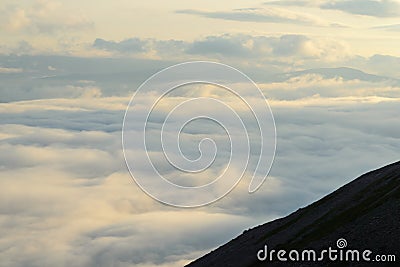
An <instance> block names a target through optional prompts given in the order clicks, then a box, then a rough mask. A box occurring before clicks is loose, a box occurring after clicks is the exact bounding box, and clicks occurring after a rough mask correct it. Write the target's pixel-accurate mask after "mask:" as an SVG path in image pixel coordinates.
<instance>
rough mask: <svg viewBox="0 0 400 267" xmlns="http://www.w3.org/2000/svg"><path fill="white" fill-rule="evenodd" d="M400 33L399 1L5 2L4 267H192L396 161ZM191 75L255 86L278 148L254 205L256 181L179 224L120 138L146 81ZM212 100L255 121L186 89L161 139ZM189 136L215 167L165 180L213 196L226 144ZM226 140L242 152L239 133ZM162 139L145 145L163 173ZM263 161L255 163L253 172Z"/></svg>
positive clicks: (156, 123) (173, 173)
mask: <svg viewBox="0 0 400 267" xmlns="http://www.w3.org/2000/svg"><path fill="white" fill-rule="evenodd" d="M399 18H400V2H399V1H395V0H381V1H378V0H342V1H335V0H332V1H326V0H315V1H313V0H310V1H290V0H283V1H264V2H263V1H244V0H241V1H233V2H232V1H208V0H206V1H204V0H202V1H159V0H158V1H156V0H150V1H128V0H117V1H105V0H101V1H92V0H88V1H76V0H72V1H46V0H33V1H18V2H16V1H9V0H3V1H2V2H1V3H0V29H1V30H0V266H10V267H17V266H117V267H125V266H141V267H145V266H146V267H148V266H183V265H184V264H186V263H188V262H190V261H192V260H193V259H195V258H197V257H199V256H201V255H204V254H205V253H207V252H209V251H211V250H212V249H214V248H216V247H218V246H219V245H221V244H223V243H225V242H227V241H229V240H231V239H232V238H234V237H235V236H237V235H239V234H240V233H242V232H243V230H245V229H249V228H251V227H254V226H256V225H259V224H262V223H265V222H267V221H270V220H273V219H276V218H279V217H282V216H285V215H287V214H289V213H291V212H293V211H295V210H297V209H298V208H300V207H304V206H306V205H308V204H310V203H312V202H313V201H315V200H317V199H319V198H321V197H322V196H324V195H326V194H328V193H329V192H332V191H334V190H335V189H337V188H339V187H340V186H342V185H344V184H345V183H347V182H349V181H351V180H353V179H354V178H356V177H357V176H358V175H360V174H363V173H365V172H367V171H369V170H372V169H375V168H378V167H380V166H384V165H386V164H389V163H391V162H394V161H398V160H399V155H398V151H399V150H400V142H399V141H400V136H399V132H400V119H399V116H398V114H399V112H400V52H399V49H398V47H399V45H400V34H399V31H400V21H399ZM194 60H207V61H213V62H219V63H223V64H228V65H230V66H232V67H234V68H236V69H238V70H240V71H242V72H243V73H245V74H246V75H247V76H249V77H250V78H251V79H252V80H253V81H254V82H255V83H256V84H257V86H258V87H259V89H260V90H261V92H262V94H263V95H264V97H265V98H266V99H267V100H268V103H269V106H270V107H271V110H272V113H273V116H274V120H275V126H276V134H277V148H276V153H275V160H274V162H273V165H272V168H271V172H270V175H269V176H268V178H267V180H266V181H265V183H264V184H263V185H262V186H261V187H260V188H259V190H258V191H256V192H255V193H253V194H249V193H248V191H247V187H248V184H249V182H250V178H251V176H250V175H249V172H250V171H249V170H247V171H246V175H245V176H244V177H243V179H242V180H241V181H240V182H239V183H238V185H237V186H236V187H235V188H234V189H233V190H232V191H231V192H230V193H229V194H228V195H226V196H225V197H224V198H222V199H220V200H219V201H217V202H214V203H212V204H209V205H206V206H203V207H199V208H189V209H188V208H185V209H182V208H177V207H172V206H168V205H165V204H162V203H160V202H158V201H156V200H154V199H153V198H151V197H150V196H148V195H147V194H145V193H144V192H143V191H142V190H141V189H140V187H139V186H138V185H137V184H136V183H135V182H134V181H133V180H132V178H131V175H130V173H129V171H128V168H127V166H126V163H125V159H124V154H123V149H122V145H121V131H122V123H123V119H124V114H125V111H126V108H127V105H128V103H129V101H130V99H131V97H132V95H133V93H134V92H136V91H137V89H138V87H139V86H140V85H141V84H142V83H143V82H144V81H145V80H146V79H147V78H149V77H150V76H151V75H153V74H154V73H156V72H158V71H160V70H162V69H164V68H166V67H168V66H171V65H174V64H178V63H182V62H186V61H194ZM243 91H245V92H246V96H247V97H248V98H249V99H251V100H260V98H259V97H258V96H257V95H256V94H253V93H252V91H250V89H248V90H247V89H246V87H243ZM152 94H154V92H148V93H147V95H146V94H143V95H141V98H140V101H141V103H143V105H146V104H148V102H149V101H150V99H151V98H152V97H154V95H152ZM210 96H212V97H214V98H217V99H219V100H221V101H224V102H225V103H227V104H228V105H230V106H231V107H233V108H235V109H237V110H239V114H240V115H243V117H244V118H247V119H249V117H250V116H249V115H248V113H246V111H247V112H248V110H246V109H245V108H243V107H242V106H241V105H240V104H238V101H237V99H235V98H234V97H232V95H229V94H228V93H227V92H226V91H224V90H221V88H218V87H207V88H204V87H190V86H189V87H188V88H183V89H182V90H181V91H177V92H175V94H170V95H168V96H167V97H166V99H165V102H164V103H162V105H161V106H160V109H159V110H157V113H155V116H154V118H151V119H152V120H151V122H152V125H151V126H152V127H153V128H152V131H154V130H157V129H160V127H161V125H162V120H161V118H165V116H166V114H167V113H168V112H169V111H170V110H171V109H172V107H173V105H174V104H175V103H177V102H180V101H182V100H184V99H192V98H194V97H203V98H204V97H210ZM138 107H139V109H138V112H139V113H140V112H142V110H141V106H140V105H139V106H138ZM207 110H208V112H212V111H215V112H217V111H218V109H216V108H214V109H213V107H209V109H207ZM190 112H191V113H193V114H196V113H197V112H201V107H198V106H193V107H192V108H191V110H190ZM191 113H190V114H191ZM217 113H218V115H219V116H220V118H222V119H224V118H225V119H228V118H229V117H228V116H227V115H226V116H225V113H223V112H222V113H219V112H217ZM246 114H247V115H246ZM134 123H135V120H134V121H133V124H134ZM246 123H247V124H246V127H247V128H248V129H250V130H251V129H253V128H254V126H255V124H254V122H252V121H251V120H248V121H247V122H246ZM133 127H134V128H135V127H136V128H135V129H139V128H137V127H140V125H135V124H134V125H133ZM184 132H185V134H184V136H183V137H182V147H184V149H183V152H184V154H185V155H186V156H187V157H188V158H191V159H194V158H196V157H197V156H198V153H199V151H198V149H197V145H198V143H199V141H200V140H201V139H202V138H204V137H209V138H213V139H214V140H215V141H216V144H218V145H219V146H220V150H219V152H220V154H219V157H217V158H216V161H215V166H212V167H211V168H209V169H207V171H205V172H202V173H200V176H198V177H197V178H194V177H192V176H189V175H187V174H184V173H183V174H182V173H180V172H179V171H178V170H173V169H171V168H169V169H168V168H167V167H168V166H167V167H166V166H165V164H164V163H165V162H164V163H163V162H161V161H157V164H159V168H160V170H162V171H163V172H164V173H165V174H166V175H167V176H168V179H170V180H171V181H173V182H176V183H182V184H183V185H188V184H189V185H191V184H197V183H204V182H209V181H212V179H214V178H213V177H215V176H216V175H217V174H218V173H220V170H221V168H222V169H223V167H224V166H225V165H226V159H227V155H228V152H229V146H227V145H226V144H227V143H226V142H227V141H229V139H227V137H226V136H225V135H224V134H225V133H224V131H221V129H219V128H218V127H217V126H216V125H215V124H213V123H210V122H209V121H198V122H193V123H192V124H190V125H188V127H187V128H186V129H185V131H184ZM167 133H168V134H169V132H168V131H167ZM252 133H254V132H252ZM135 134H138V135H139V134H141V133H140V130H136V133H135ZM171 134H172V133H171ZM230 134H231V136H232V137H236V138H243V137H244V136H243V133H242V132H240V131H239V129H237V128H234V129H232V131H231V132H230ZM151 137H152V135H150V138H151ZM156 139H157V138H154V140H153V139H150V145H154V147H152V148H151V149H152V152H153V153H152V156H154V158H155V159H159V158H158V157H160V156H162V154H161V152H162V151H161V149H160V146H158V142H159V140H156ZM240 140H241V139H240ZM252 140H253V141H254V139H252ZM255 140H256V141H254V142H255V143H252V148H253V149H255V150H257V147H258V143H257V139H255ZM252 151H253V150H252ZM130 152H131V153H132V154H133V155H134V156H135V155H138V154H137V153H136V152H135V150H133V151H130ZM246 153H247V152H246V151H244V150H240V151H238V153H237V154H238V156H239V157H246V156H247V154H246ZM256 157H257V153H256V152H254V153H251V155H250V165H249V166H250V169H251V168H254V167H255V164H256V163H257V162H256V161H254V158H256ZM135 160H136V162H138V165H140V158H138V159H135ZM234 166H236V164H234ZM148 175H149V176H148V177H149V178H150V177H152V176H151V175H152V174H148ZM144 178H146V176H144ZM185 183H188V184H185Z"/></svg>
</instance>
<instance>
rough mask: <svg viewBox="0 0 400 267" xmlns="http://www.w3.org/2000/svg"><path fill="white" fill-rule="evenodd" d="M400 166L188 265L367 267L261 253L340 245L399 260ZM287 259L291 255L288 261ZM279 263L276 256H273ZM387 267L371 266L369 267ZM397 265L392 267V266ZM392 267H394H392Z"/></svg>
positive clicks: (248, 233)
mask: <svg viewBox="0 0 400 267" xmlns="http://www.w3.org/2000/svg"><path fill="white" fill-rule="evenodd" d="M399 218H400V162H396V163H393V164H390V165H388V166H385V167H383V168H380V169H377V170H374V171H371V172H369V173H366V174H364V175H362V176H360V177H359V178H357V179H355V180H353V181H352V182H350V183H348V184H346V185H344V186H343V187H341V188H339V189H338V190H336V191H335V192H333V193H331V194H329V195H327V196H325V197H324V198H322V199H320V200H318V201H316V202H314V203H313V204H311V205H309V206H307V207H305V208H301V209H299V210H297V211H296V212H294V213H292V214H290V215H289V216H287V217H284V218H281V219H277V220H275V221H272V222H269V223H266V224H263V225H260V226H257V227H255V228H253V229H250V230H246V231H244V232H243V234H241V235H239V236H238V237H236V238H235V239H233V240H231V241H230V242H228V243H227V244H225V245H223V246H221V247H219V248H218V249H216V250H214V251H212V252H210V253H208V254H207V255H205V256H203V257H201V258H199V259H197V260H196V261H194V262H192V263H190V264H189V265H188V266H190V267H198V266H338V265H340V266H365V265H366V264H367V263H366V262H362V261H360V262H355V261H352V262H342V263H339V262H331V261H325V262H323V263H322V262H307V261H305V262H304V261H303V262H290V261H289V262H277V261H275V262H268V260H266V261H263V262H262V261H259V260H258V259H257V252H258V251H259V250H260V249H263V248H264V246H265V245H267V246H268V250H272V249H275V250H276V251H278V250H279V249H284V250H286V251H288V252H289V251H290V250H292V249H297V250H299V251H302V250H305V249H315V250H316V251H317V252H320V251H322V250H324V249H328V248H329V247H332V248H333V249H337V245H336V241H337V240H338V239H340V238H344V239H346V240H347V247H346V248H344V249H345V250H346V249H357V250H358V251H361V252H362V251H364V250H365V249H369V250H371V251H372V254H371V256H370V258H371V259H373V258H374V256H375V255H378V254H379V255H389V254H390V255H395V257H396V262H397V263H398V261H399V259H400V254H399V250H400V227H399ZM286 257H287V255H286ZM275 260H276V256H275ZM373 265H377V266H389V265H390V263H380V264H379V265H378V264H377V263H376V262H371V263H369V264H368V266H373ZM392 265H393V263H392ZM392 265H390V266H392Z"/></svg>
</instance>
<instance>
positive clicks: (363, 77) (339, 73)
mask: <svg viewBox="0 0 400 267" xmlns="http://www.w3.org/2000/svg"><path fill="white" fill-rule="evenodd" d="M306 74H318V75H321V76H322V77H323V78H324V79H332V78H339V77H340V78H342V79H343V80H345V81H349V80H360V81H367V82H381V81H391V82H393V83H398V82H399V80H397V79H394V78H391V77H385V76H378V75H374V74H369V73H366V72H363V71H361V70H358V69H353V68H348V67H339V68H318V69H308V70H302V71H295V72H289V73H285V74H280V75H277V76H276V80H277V81H285V80H287V79H290V78H294V77H299V76H303V75H306Z"/></svg>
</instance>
